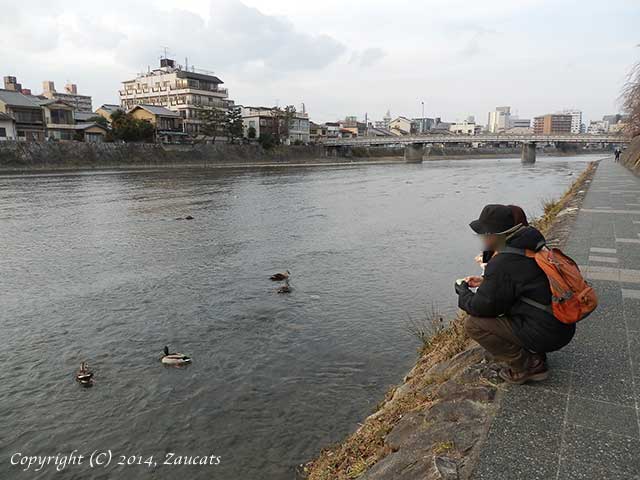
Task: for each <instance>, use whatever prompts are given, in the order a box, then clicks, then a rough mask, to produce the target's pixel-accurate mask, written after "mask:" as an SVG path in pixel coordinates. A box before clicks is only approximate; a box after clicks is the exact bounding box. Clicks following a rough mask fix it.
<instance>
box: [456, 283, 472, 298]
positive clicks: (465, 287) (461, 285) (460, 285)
mask: <svg viewBox="0 0 640 480" xmlns="http://www.w3.org/2000/svg"><path fill="white" fill-rule="evenodd" d="M454 288H455V289H456V293H457V294H458V295H460V294H461V293H462V292H463V291H464V290H469V285H468V284H467V282H466V280H465V281H462V282H460V283H458V282H457V281H456V283H455V284H454Z"/></svg>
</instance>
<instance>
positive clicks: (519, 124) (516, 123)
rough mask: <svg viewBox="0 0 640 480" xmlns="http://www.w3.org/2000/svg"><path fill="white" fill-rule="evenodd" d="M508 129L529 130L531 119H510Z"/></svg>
mask: <svg viewBox="0 0 640 480" xmlns="http://www.w3.org/2000/svg"><path fill="white" fill-rule="evenodd" d="M509 128H531V119H530V118H518V117H511V120H510V121H509Z"/></svg>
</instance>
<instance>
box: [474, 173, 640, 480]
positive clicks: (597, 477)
mask: <svg viewBox="0 0 640 480" xmlns="http://www.w3.org/2000/svg"><path fill="white" fill-rule="evenodd" d="M565 250H566V251H567V253H568V254H569V255H571V256H572V257H573V258H574V259H575V260H576V261H577V262H578V263H579V264H580V265H583V266H584V267H583V271H585V272H586V275H587V276H588V277H589V278H590V280H591V283H592V284H593V286H594V287H595V289H596V291H597V293H598V295H599V300H600V306H599V307H598V310H597V311H596V312H594V313H593V314H592V315H591V316H590V317H588V318H587V319H585V320H584V321H583V322H581V323H580V324H579V325H578V330H577V333H576V336H575V338H574V341H573V342H572V343H571V344H570V345H569V346H567V347H566V348H565V349H563V350H561V351H559V352H555V353H552V354H550V356H549V364H550V367H551V369H552V375H551V377H550V378H549V379H548V380H547V381H545V382H540V383H538V384H534V385H531V386H529V385H525V386H523V387H510V388H509V389H508V391H507V392H506V394H505V398H504V399H503V405H502V408H501V410H500V412H499V413H498V416H497V417H496V419H495V420H494V422H493V424H492V426H491V429H490V431H489V437H488V440H487V444H486V445H485V446H484V449H483V451H482V455H481V458H480V463H479V466H478V469H477V471H476V475H475V478H476V479H491V480H498V479H505V480H530V479H544V480H548V479H558V480H568V479H590V480H591V479H593V480H609V479H611V480H614V479H615V480H625V479H636V480H637V479H640V414H639V411H638V405H639V403H640V179H639V178H637V177H635V176H634V175H633V174H632V173H630V172H629V171H628V170H627V169H625V168H624V167H622V166H620V165H619V164H615V163H613V161H611V160H605V161H603V162H601V163H600V166H599V168H598V170H597V172H596V175H595V177H594V179H593V181H592V183H591V187H590V189H589V191H588V192H587V195H586V197H585V201H584V204H583V206H582V209H581V210H580V212H579V214H578V216H577V218H576V223H575V225H574V228H573V230H572V234H571V236H570V237H569V241H568V243H567V245H566V248H565Z"/></svg>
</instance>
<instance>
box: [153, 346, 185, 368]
mask: <svg viewBox="0 0 640 480" xmlns="http://www.w3.org/2000/svg"><path fill="white" fill-rule="evenodd" d="M160 361H161V362H162V363H164V364H165V365H175V366H180V365H187V364H189V363H191V357H189V356H188V355H184V354H182V353H169V347H167V346H165V347H164V355H163V356H162V357H161V358H160Z"/></svg>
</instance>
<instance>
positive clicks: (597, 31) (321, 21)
mask: <svg viewBox="0 0 640 480" xmlns="http://www.w3.org/2000/svg"><path fill="white" fill-rule="evenodd" d="M173 5H175V4H174V2H171V1H169V0H160V1H154V2H151V1H150V0H137V1H134V2H131V1H129V2H125V1H122V0H113V1H112V2H109V3H108V4H76V3H69V2H61V1H59V0H51V1H48V2H43V1H41V0H26V1H25V2H22V3H21V4H19V5H17V4H15V3H8V2H5V4H3V5H1V6H0V8H1V9H2V15H0V27H1V28H2V30H3V39H4V41H3V42H1V43H0V57H1V58H2V72H1V73H2V76H4V75H14V76H16V77H18V81H19V82H20V83H22V84H23V86H24V87H25V88H30V89H31V90H32V91H33V93H34V94H39V93H42V82H43V81H45V80H52V81H54V82H56V84H58V85H64V84H65V83H75V84H77V85H78V91H79V93H82V94H86V95H91V96H92V97H93V104H94V108H96V107H98V106H99V105H101V104H103V103H118V101H119V98H118V90H119V89H120V88H121V82H122V81H124V80H127V79H130V78H132V77H134V76H135V74H136V73H137V72H139V71H143V70H146V69H147V66H151V67H152V68H153V67H155V66H156V65H157V63H158V59H159V57H160V56H161V55H162V54H163V48H164V47H165V46H166V47H168V49H169V51H168V55H169V57H172V58H175V59H176V60H177V61H178V62H179V63H184V62H185V57H188V59H189V63H190V64H192V65H195V66H196V67H199V68H204V69H211V70H213V71H215V74H216V75H217V76H219V77H220V78H221V79H222V80H223V81H224V82H225V84H224V86H225V87H226V88H228V89H229V97H230V98H231V99H232V100H234V101H236V102H237V103H239V104H245V105H273V104H276V103H279V104H280V105H284V104H293V105H295V106H296V107H298V108H300V105H301V104H302V103H303V102H304V103H305V105H306V107H307V110H308V111H309V113H310V115H311V118H312V119H313V120H314V121H318V122H324V121H331V120H337V119H340V118H344V117H345V116H348V115H357V116H358V118H359V119H360V120H363V119H364V117H365V114H367V115H368V118H369V120H371V121H375V120H380V119H382V117H383V116H384V115H385V113H386V111H387V110H391V114H392V116H393V117H396V116H399V115H404V116H407V117H410V118H413V117H421V116H422V103H423V102H424V113H425V116H426V117H435V116H437V117H441V118H443V120H447V121H451V122H453V121H456V120H464V119H465V118H466V117H467V116H469V115H473V116H475V118H476V121H477V122H478V123H481V124H486V122H487V115H488V112H490V111H492V110H494V109H495V108H496V107H497V106H501V105H509V106H511V112H512V114H517V115H519V116H520V117H525V118H533V117H535V116H539V115H544V114H546V113H555V112H559V111H561V110H567V109H579V110H582V111H583V112H584V115H583V122H584V123H589V121H590V120H599V119H601V118H602V116H603V115H607V114H614V113H617V112H618V111H619V110H620V108H619V104H618V101H617V100H618V95H619V92H620V88H621V86H622V84H623V83H624V81H625V79H626V76H627V73H628V71H629V69H630V67H631V66H632V64H633V63H634V62H635V61H637V60H638V59H640V49H639V48H636V45H637V44H638V41H639V40H638V38H637V35H636V34H635V33H634V32H635V25H636V24H637V23H638V21H640V9H638V8H637V4H636V3H635V2H633V1H627V0H612V1H610V2H607V3H606V4H604V3H601V2H595V1H584V2H579V3H578V2H575V1H550V0H522V1H520V2H517V3H516V2H509V3H507V2H504V1H501V0H487V1H486V2H482V4H478V3H477V2H471V1H463V0H452V1H450V2H447V4H446V5H443V4H442V3H441V2H435V1H432V0H428V1H424V2H410V1H406V0H399V1H397V2H392V3H389V2H387V3H384V4H373V5H372V4H370V3H366V4H365V3H364V2H351V3H349V4H344V3H341V2H338V1H337V0H326V1H325V2H322V3H320V4H316V3H309V2H294V1H292V0H272V1H270V2H269V3H268V4H264V2H258V1H257V0H244V2H240V1H238V0H186V1H183V2H181V3H180V9H174V8H173ZM365 6H366V8H364V7H365ZM435 7H437V8H435ZM400 12H404V15H399V13H400ZM390 19H393V21H392V22H391V21H390Z"/></svg>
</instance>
